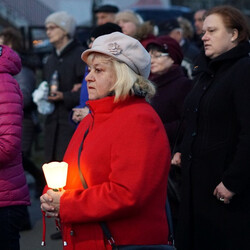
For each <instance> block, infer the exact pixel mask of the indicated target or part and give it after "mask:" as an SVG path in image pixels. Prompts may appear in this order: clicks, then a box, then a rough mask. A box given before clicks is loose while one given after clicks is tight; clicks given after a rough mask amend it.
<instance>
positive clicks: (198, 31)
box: [193, 9, 206, 49]
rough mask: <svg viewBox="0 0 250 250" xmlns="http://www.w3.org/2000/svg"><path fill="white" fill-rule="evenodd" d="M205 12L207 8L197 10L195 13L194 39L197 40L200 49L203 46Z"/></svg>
mask: <svg viewBox="0 0 250 250" xmlns="http://www.w3.org/2000/svg"><path fill="white" fill-rule="evenodd" d="M205 14H206V10H205V9H200V10H197V11H196V12H195V13H194V27H195V35H194V38H193V41H194V42H195V44H196V46H197V47H198V48H200V49H201V48H202V47H203V42H202V40H201V36H202V26H203V20H204V16H205Z"/></svg>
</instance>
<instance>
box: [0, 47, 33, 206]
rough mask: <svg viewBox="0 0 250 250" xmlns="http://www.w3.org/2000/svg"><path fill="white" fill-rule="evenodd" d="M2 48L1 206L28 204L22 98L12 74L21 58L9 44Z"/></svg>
mask: <svg viewBox="0 0 250 250" xmlns="http://www.w3.org/2000/svg"><path fill="white" fill-rule="evenodd" d="M0 48H1V52H0V54H1V55H0V107H1V108H0V117H1V118H0V207H5V206H13V205H29V204H30V201H29V191H28V186H27V184H26V178H25V174H24V171H23V167H22V155H21V135H22V116H23V100H22V94H21V90H20V88H19V85H18V83H17V81H16V80H15V79H14V78H13V77H12V75H15V74H17V73H18V72H19V71H20V70H21V60H20V58H19V57H18V55H17V54H16V53H15V52H14V51H13V50H11V49H10V48H9V47H7V46H4V45H1V47H0Z"/></svg>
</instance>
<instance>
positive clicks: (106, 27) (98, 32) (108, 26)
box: [90, 23, 122, 38]
mask: <svg viewBox="0 0 250 250" xmlns="http://www.w3.org/2000/svg"><path fill="white" fill-rule="evenodd" d="M116 31H117V32H122V29H121V27H120V26H119V25H117V24H115V23H105V24H102V25H99V26H97V27H95V28H94V29H93V30H92V31H91V33H90V37H94V38H97V37H99V36H102V35H106V34H110V33H113V32H116Z"/></svg>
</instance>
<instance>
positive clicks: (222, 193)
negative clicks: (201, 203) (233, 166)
mask: <svg viewBox="0 0 250 250" xmlns="http://www.w3.org/2000/svg"><path fill="white" fill-rule="evenodd" d="M213 194H214V196H216V197H217V199H218V200H220V201H223V202H224V203H225V204H229V203H230V200H231V199H232V198H233V196H234V195H235V193H233V192H231V191H230V190H228V189H227V188H226V187H225V186H224V184H223V183H222V182H221V183H220V184H219V185H218V186H217V187H216V188H215V190H214V193H213Z"/></svg>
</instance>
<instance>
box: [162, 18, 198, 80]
mask: <svg viewBox="0 0 250 250" xmlns="http://www.w3.org/2000/svg"><path fill="white" fill-rule="evenodd" d="M159 30H160V34H162V35H169V36H170V37H172V38H173V39H175V40H176V41H177V42H178V43H179V45H180V46H181V50H182V53H183V56H184V57H183V60H182V63H181V66H182V67H183V68H184V70H185V73H186V75H187V76H188V78H190V79H193V77H192V72H193V67H194V63H195V59H196V57H197V56H198V55H199V53H200V49H198V47H196V45H195V44H194V43H193V42H191V39H192V38H193V34H194V32H193V27H192V24H191V22H189V21H188V20H187V19H185V18H183V17H179V18H178V19H176V18H173V19H169V20H167V21H166V22H164V23H162V24H160V25H159Z"/></svg>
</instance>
